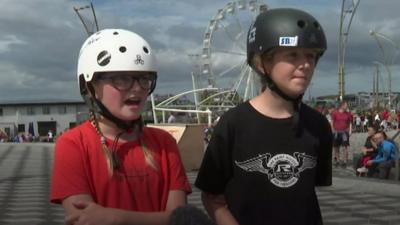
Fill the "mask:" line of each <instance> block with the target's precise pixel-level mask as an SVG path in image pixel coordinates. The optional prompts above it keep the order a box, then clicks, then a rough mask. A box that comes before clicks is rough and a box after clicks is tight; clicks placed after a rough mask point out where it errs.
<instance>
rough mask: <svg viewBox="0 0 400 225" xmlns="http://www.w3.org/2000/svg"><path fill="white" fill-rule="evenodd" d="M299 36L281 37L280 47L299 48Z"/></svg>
mask: <svg viewBox="0 0 400 225" xmlns="http://www.w3.org/2000/svg"><path fill="white" fill-rule="evenodd" d="M297 40H298V36H295V37H279V46H291V47H295V46H297Z"/></svg>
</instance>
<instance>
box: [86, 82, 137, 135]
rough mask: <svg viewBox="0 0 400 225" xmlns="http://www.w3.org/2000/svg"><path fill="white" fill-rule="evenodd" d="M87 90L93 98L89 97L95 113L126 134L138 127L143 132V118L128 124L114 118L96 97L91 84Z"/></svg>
mask: <svg viewBox="0 0 400 225" xmlns="http://www.w3.org/2000/svg"><path fill="white" fill-rule="evenodd" d="M87 88H88V89H89V95H91V97H89V99H90V100H91V101H92V104H91V105H93V108H94V109H93V110H94V111H95V112H97V113H100V115H102V116H103V117H105V118H106V119H108V120H110V121H111V122H113V123H114V124H115V125H116V126H117V127H118V128H120V129H121V130H123V131H125V132H128V133H130V132H132V131H133V129H135V128H136V127H138V128H139V131H142V128H143V121H142V118H141V117H139V118H138V119H136V120H132V121H129V122H126V121H124V120H121V119H119V118H118V117H116V116H114V115H113V114H112V113H111V112H110V111H109V110H108V109H107V108H106V107H105V106H104V104H103V103H102V102H101V101H99V100H98V99H97V98H96V97H95V94H94V88H93V86H92V85H91V84H87Z"/></svg>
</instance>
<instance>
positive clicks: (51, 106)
mask: <svg viewBox="0 0 400 225" xmlns="http://www.w3.org/2000/svg"><path fill="white" fill-rule="evenodd" d="M87 118H88V109H87V106H86V105H85V103H84V102H83V100H82V101H65V100H59V101H31V102H30V101H14V102H11V101H10V102H0V130H3V131H4V132H5V133H6V134H7V135H8V137H10V138H12V137H14V136H16V135H18V134H24V135H26V134H30V135H32V136H34V137H43V138H44V137H46V138H47V135H48V132H49V130H51V131H52V133H53V135H55V136H56V135H57V134H59V133H60V132H63V131H64V130H66V129H69V128H72V127H74V126H75V125H76V124H77V123H80V122H81V121H84V120H86V119H87Z"/></svg>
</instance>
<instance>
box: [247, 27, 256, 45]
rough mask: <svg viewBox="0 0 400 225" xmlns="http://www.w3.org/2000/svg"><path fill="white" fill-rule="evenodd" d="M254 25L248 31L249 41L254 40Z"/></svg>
mask: <svg viewBox="0 0 400 225" xmlns="http://www.w3.org/2000/svg"><path fill="white" fill-rule="evenodd" d="M256 30H257V28H256V27H253V28H252V29H251V30H250V32H249V43H251V42H254V41H255V40H256Z"/></svg>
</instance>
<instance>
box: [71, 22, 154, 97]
mask: <svg viewBox="0 0 400 225" xmlns="http://www.w3.org/2000/svg"><path fill="white" fill-rule="evenodd" d="M112 71H114V72H115V71H143V72H150V73H152V74H155V75H156V74H157V72H156V71H157V70H156V66H155V57H154V55H153V52H152V51H151V48H150V45H149V44H148V43H147V41H146V40H144V39H143V38H142V37H141V36H139V35H137V34H136V33H133V32H131V31H127V30H122V29H105V30H101V31H98V32H97V33H95V34H93V35H91V36H90V37H89V38H88V39H87V40H86V41H85V43H83V45H82V48H81V50H80V52H79V59H78V73H77V78H78V83H79V88H80V91H81V94H83V93H84V92H86V91H85V90H83V89H85V86H84V85H83V84H84V82H85V81H86V82H89V81H91V80H92V78H93V75H94V74H95V73H96V72H112Z"/></svg>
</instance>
